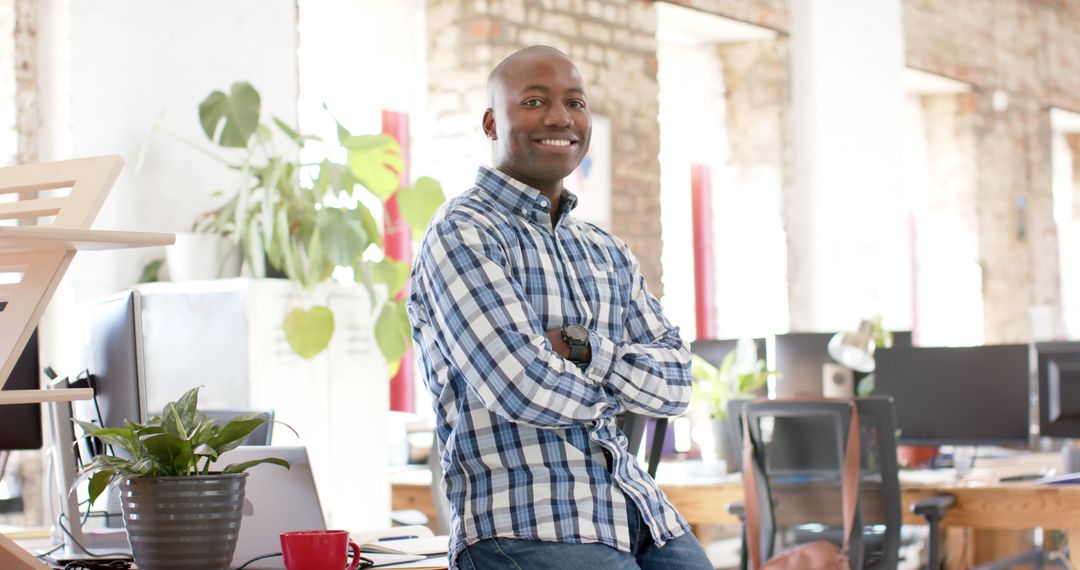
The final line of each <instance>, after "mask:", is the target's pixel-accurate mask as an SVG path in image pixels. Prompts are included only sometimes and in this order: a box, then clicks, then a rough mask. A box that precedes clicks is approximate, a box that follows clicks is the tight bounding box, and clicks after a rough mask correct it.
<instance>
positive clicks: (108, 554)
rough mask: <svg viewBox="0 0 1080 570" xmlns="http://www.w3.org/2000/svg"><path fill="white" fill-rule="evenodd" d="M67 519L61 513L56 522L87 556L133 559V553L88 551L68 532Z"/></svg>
mask: <svg viewBox="0 0 1080 570" xmlns="http://www.w3.org/2000/svg"><path fill="white" fill-rule="evenodd" d="M66 518H67V515H65V514H63V513H61V514H60V517H59V518H58V519H57V521H56V523H57V525H59V526H60V530H61V531H63V533H64V534H66V535H67V537H68V538H70V539H71V542H72V544H74V545H75V546H77V547H79V550H81V551H83V552H84V553H86V555H87V556H93V557H97V558H125V559H128V560H130V559H131V553H130V552H102V553H95V552H90V550H88V549H87V548H86V547H85V546H83V545H82V544H81V543H80V542H79V541H78V540H75V537H74V536H72V535H71V531H70V530H68V528H67V527H66V526H64V519H66Z"/></svg>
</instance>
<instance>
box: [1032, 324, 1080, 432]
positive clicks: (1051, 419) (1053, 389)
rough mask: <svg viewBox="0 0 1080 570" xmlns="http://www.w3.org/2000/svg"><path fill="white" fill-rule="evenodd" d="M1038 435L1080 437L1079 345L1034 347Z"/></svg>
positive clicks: (1057, 344)
mask: <svg viewBox="0 0 1080 570" xmlns="http://www.w3.org/2000/svg"><path fill="white" fill-rule="evenodd" d="M1035 355H1036V356H1035V357H1036V365H1037V367H1038V378H1039V433H1040V434H1041V435H1044V436H1049V437H1070V438H1080V342H1042V343H1037V344H1036V345H1035Z"/></svg>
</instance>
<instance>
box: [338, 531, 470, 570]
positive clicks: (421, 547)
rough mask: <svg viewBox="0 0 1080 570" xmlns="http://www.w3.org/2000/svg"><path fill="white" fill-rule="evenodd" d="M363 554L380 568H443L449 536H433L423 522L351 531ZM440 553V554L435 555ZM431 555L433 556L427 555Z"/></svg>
mask: <svg viewBox="0 0 1080 570" xmlns="http://www.w3.org/2000/svg"><path fill="white" fill-rule="evenodd" d="M352 539H353V541H355V542H356V543H357V544H359V545H360V550H361V552H362V553H363V556H364V557H365V558H368V559H370V560H371V561H372V562H374V563H375V567H377V568H378V567H383V568H412V569H414V570H420V569H424V568H446V567H447V559H446V553H447V550H448V549H449V547H450V537H448V536H446V535H442V536H436V535H435V534H434V533H432V532H431V529H429V528H427V527H425V526H397V527H392V528H387V529H381V530H373V531H365V532H354V533H352ZM437 555H441V556H437ZM432 556H435V558H429V557H432Z"/></svg>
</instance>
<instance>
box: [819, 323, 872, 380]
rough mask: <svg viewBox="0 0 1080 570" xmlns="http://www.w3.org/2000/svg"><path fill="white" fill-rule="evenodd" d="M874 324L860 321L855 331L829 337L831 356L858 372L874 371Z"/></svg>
mask: <svg viewBox="0 0 1080 570" xmlns="http://www.w3.org/2000/svg"><path fill="white" fill-rule="evenodd" d="M875 347H876V343H875V342H874V325H873V324H872V323H871V322H870V321H867V320H863V321H860V322H859V328H858V329H856V330H855V332H838V333H836V334H835V335H833V337H832V338H831V339H829V356H831V357H832V358H833V360H835V361H837V362H839V363H840V364H843V365H844V366H847V367H848V368H851V369H852V370H855V371H857V372H873V371H874V348H875Z"/></svg>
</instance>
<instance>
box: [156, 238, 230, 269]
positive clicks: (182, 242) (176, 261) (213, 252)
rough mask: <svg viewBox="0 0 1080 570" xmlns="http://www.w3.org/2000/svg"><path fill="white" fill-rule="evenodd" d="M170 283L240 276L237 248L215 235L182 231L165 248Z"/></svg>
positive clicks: (227, 240)
mask: <svg viewBox="0 0 1080 570" xmlns="http://www.w3.org/2000/svg"><path fill="white" fill-rule="evenodd" d="M165 261H166V263H167V264H168V266H169V278H170V280H172V281H198V280H203V279H223V278H229V277H238V276H239V275H240V262H241V256H240V248H239V247H238V246H237V245H236V244H235V243H233V242H232V241H231V240H229V239H226V238H224V237H221V236H219V235H217V234H202V233H191V232H182V233H177V234H176V243H174V244H173V245H171V246H169V247H168V248H166V249H165Z"/></svg>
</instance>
